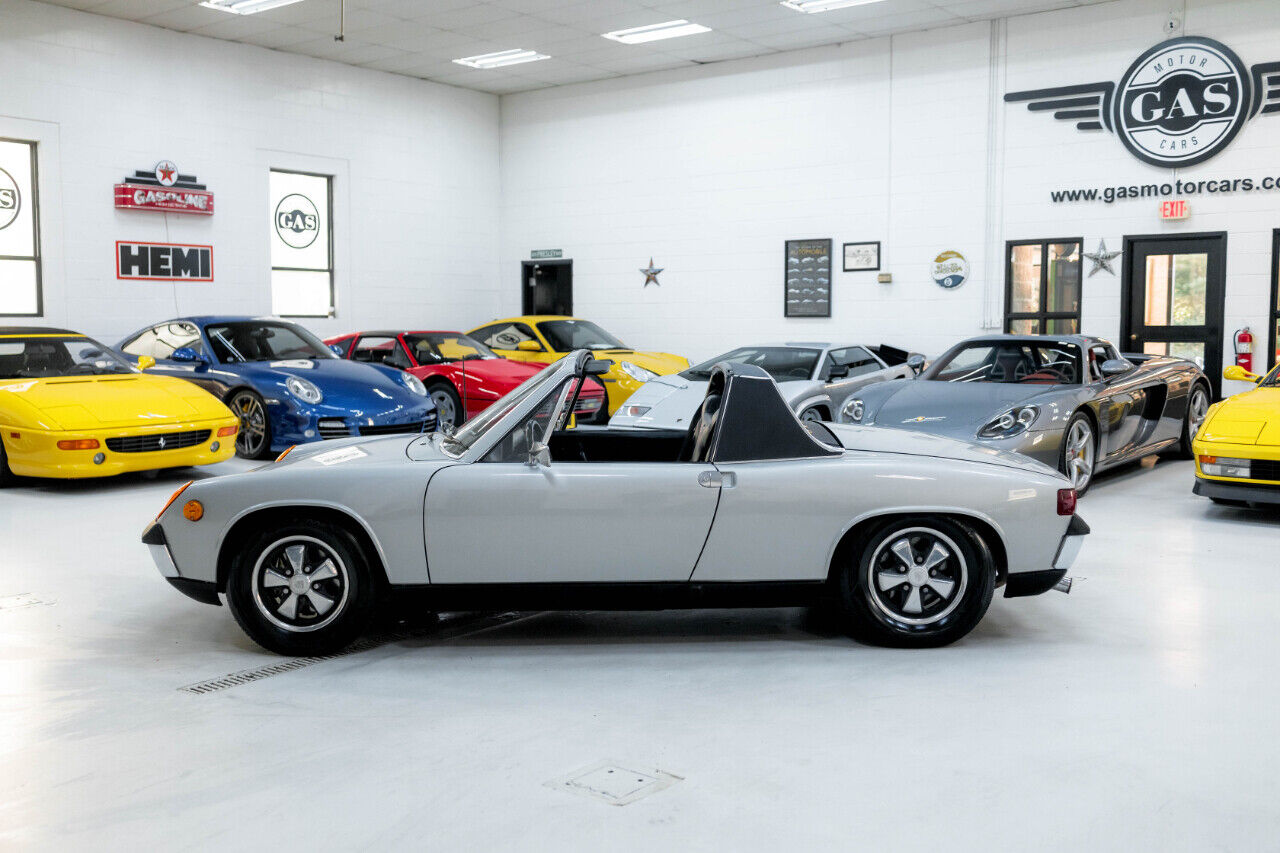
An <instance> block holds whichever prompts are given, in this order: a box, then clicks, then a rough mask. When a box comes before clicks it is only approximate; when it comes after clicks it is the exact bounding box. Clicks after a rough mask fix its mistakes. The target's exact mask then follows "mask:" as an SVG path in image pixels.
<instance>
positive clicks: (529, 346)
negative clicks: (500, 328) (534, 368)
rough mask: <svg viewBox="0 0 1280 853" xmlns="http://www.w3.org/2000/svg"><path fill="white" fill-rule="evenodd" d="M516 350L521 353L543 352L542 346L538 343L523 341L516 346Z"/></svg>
mask: <svg viewBox="0 0 1280 853" xmlns="http://www.w3.org/2000/svg"><path fill="white" fill-rule="evenodd" d="M516 349H518V350H520V352H542V344H540V343H538V342H537V341H521V342H520V343H518V344H516Z"/></svg>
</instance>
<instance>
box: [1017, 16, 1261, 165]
mask: <svg viewBox="0 0 1280 853" xmlns="http://www.w3.org/2000/svg"><path fill="white" fill-rule="evenodd" d="M1004 99H1005V100H1006V101H1009V102H1018V101H1025V102H1027V109H1029V110H1031V111H1032V112H1052V113H1053V117H1054V118H1055V119H1059V120H1062V121H1074V122H1075V123H1076V128H1077V129H1079V130H1103V129H1105V130H1109V131H1111V132H1113V133H1115V134H1118V135H1119V137H1120V141H1121V142H1122V143H1124V146H1125V147H1126V148H1128V149H1129V152H1130V153H1131V154H1133V156H1135V157H1137V158H1138V159H1139V160H1141V161H1143V162H1144V163H1150V164H1151V165H1153V166H1164V167H1166V168H1169V169H1173V168H1177V167H1181V166H1193V165H1195V164H1196V163H1203V162H1204V161H1205V160H1208V159H1209V158H1210V157H1212V156H1213V155H1215V154H1217V153H1218V152H1219V151H1221V150H1222V149H1224V148H1226V147H1227V146H1228V145H1230V144H1231V140H1233V139H1235V136H1236V134H1237V133H1239V132H1240V128H1241V127H1243V126H1244V123H1245V122H1247V121H1248V120H1249V119H1251V118H1253V117H1254V116H1257V115H1259V114H1261V113H1271V112H1277V111H1280V62H1264V63H1260V64H1258V65H1254V66H1252V67H1249V66H1246V65H1245V64H1244V63H1243V62H1241V61H1240V57H1238V56H1236V54H1235V53H1234V52H1233V51H1232V50H1231V48H1229V47H1227V46H1226V45H1225V44H1222V43H1221V42H1218V41H1214V40H1213V39H1210V38H1203V37H1201V36H1188V37H1185V38H1176V39H1170V40H1169V41H1166V42H1163V43H1161V44H1158V45H1156V46H1155V47H1153V48H1151V49H1150V50H1148V51H1146V52H1145V53H1143V54H1142V55H1141V56H1139V57H1138V58H1137V59H1136V60H1134V62H1133V64H1132V65H1130V66H1129V70H1128V71H1126V72H1125V73H1124V76H1123V77H1121V78H1120V82H1119V83H1118V84H1116V83H1111V82H1109V81H1103V82H1100V83H1083V84H1081V85H1078V86H1062V87H1059V88H1056V89H1033V90H1029V91H1025V92H1010V93H1008V94H1007V95H1005V96H1004Z"/></svg>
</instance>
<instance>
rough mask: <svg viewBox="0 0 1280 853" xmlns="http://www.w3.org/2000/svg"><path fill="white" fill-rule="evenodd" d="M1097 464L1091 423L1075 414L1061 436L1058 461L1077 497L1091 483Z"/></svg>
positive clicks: (1095, 445) (1095, 444)
mask: <svg viewBox="0 0 1280 853" xmlns="http://www.w3.org/2000/svg"><path fill="white" fill-rule="evenodd" d="M1097 464H1098V442H1097V440H1096V439H1095V438H1094V435H1093V422H1092V421H1090V420H1089V417H1088V415H1085V414H1082V413H1080V412H1077V413H1076V414H1075V415H1074V416H1072V418H1071V423H1069V424H1067V429H1066V431H1065V432H1063V434H1062V456H1061V458H1060V459H1059V460H1058V470H1059V471H1061V472H1062V473H1063V474H1064V475H1065V476H1066V478H1067V479H1068V480H1070V481H1071V485H1072V486H1073V487H1074V488H1075V490H1076V494H1077V495H1083V494H1084V493H1085V492H1086V491H1087V490H1088V488H1089V484H1090V483H1092V482H1093V472H1094V468H1095V467H1096V466H1097Z"/></svg>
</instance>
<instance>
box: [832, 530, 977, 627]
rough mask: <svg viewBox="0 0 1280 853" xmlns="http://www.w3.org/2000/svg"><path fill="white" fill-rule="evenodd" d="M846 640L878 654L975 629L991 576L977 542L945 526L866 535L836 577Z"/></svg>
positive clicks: (974, 536)
mask: <svg viewBox="0 0 1280 853" xmlns="http://www.w3.org/2000/svg"><path fill="white" fill-rule="evenodd" d="M839 582H840V601H841V603H842V605H843V608H844V611H845V615H846V619H847V621H848V630H849V633H850V634H851V635H852V636H853V637H854V638H855V639H857V640H860V641H862V642H866V643H872V644H875V645H882V646H899V647H904V648H925V647H930V646H945V645H947V644H948V643H953V642H955V641H956V640H958V639H960V638H961V637H963V636H964V635H965V634H968V633H969V632H970V631H972V630H973V629H974V627H975V626H976V625H977V624H978V623H979V622H980V621H982V617H983V615H984V614H985V613H986V612H987V608H988V607H989V606H990V604H991V597H992V595H993V594H994V592H995V582H996V570H995V564H994V561H993V560H992V558H991V552H990V550H989V549H988V548H987V546H986V543H985V542H984V541H983V540H982V538H981V537H980V536H979V535H978V534H977V533H976V532H975V531H973V530H971V529H970V528H968V527H967V526H964V525H961V524H958V523H956V522H953V521H951V520H948V519H945V518H938V517H933V516H924V517H921V518H907V519H897V520H894V521H891V522H888V523H887V524H884V525H881V526H879V527H877V528H875V529H873V530H871V531H869V532H868V533H867V534H866V535H865V536H864V537H862V540H861V543H860V546H859V547H858V548H857V549H855V551H854V553H853V554H852V556H851V558H850V559H849V560H848V561H847V563H846V565H845V566H844V567H843V568H842V569H841V573H840V576H839Z"/></svg>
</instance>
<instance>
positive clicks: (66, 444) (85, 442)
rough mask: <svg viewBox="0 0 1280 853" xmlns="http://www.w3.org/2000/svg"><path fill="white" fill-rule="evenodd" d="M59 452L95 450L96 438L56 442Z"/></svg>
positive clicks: (96, 446) (96, 445)
mask: <svg viewBox="0 0 1280 853" xmlns="http://www.w3.org/2000/svg"><path fill="white" fill-rule="evenodd" d="M58 449H59V450H97V449H98V439H96V438H70V439H64V440H62V441H59V442H58Z"/></svg>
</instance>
